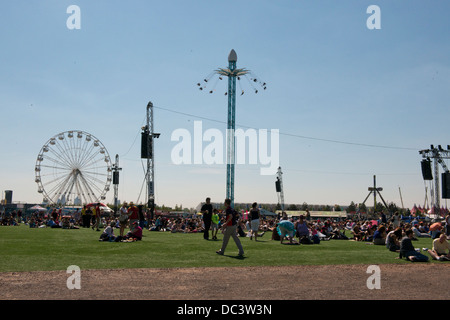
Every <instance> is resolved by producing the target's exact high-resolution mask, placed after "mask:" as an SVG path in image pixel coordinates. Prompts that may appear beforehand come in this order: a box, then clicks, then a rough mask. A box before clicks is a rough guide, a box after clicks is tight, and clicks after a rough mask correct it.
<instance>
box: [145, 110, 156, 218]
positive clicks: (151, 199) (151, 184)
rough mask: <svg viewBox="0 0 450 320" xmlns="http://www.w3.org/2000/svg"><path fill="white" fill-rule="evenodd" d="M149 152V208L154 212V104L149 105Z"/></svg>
mask: <svg viewBox="0 0 450 320" xmlns="http://www.w3.org/2000/svg"><path fill="white" fill-rule="evenodd" d="M147 128H148V136H147V150H148V152H149V153H150V154H149V157H147V206H148V208H150V210H152V207H153V206H154V203H155V189H154V178H155V166H154V161H153V159H154V150H153V103H151V102H149V103H148V104H147Z"/></svg>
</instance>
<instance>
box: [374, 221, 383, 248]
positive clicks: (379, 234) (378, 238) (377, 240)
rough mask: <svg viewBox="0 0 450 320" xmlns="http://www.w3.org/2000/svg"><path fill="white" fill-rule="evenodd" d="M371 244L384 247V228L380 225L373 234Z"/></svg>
mask: <svg viewBox="0 0 450 320" xmlns="http://www.w3.org/2000/svg"><path fill="white" fill-rule="evenodd" d="M373 244H375V245H384V244H386V227H385V226H384V225H380V226H379V227H378V229H377V230H376V231H375V232H374V234H373Z"/></svg>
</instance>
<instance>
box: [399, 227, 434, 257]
mask: <svg viewBox="0 0 450 320" xmlns="http://www.w3.org/2000/svg"><path fill="white" fill-rule="evenodd" d="M405 234H406V236H405V237H404V238H403V239H402V241H401V242H400V256H399V258H400V259H401V258H402V257H405V258H406V260H409V261H412V262H427V261H428V257H427V256H425V255H423V254H421V253H420V252H418V251H416V249H414V246H413V244H412V241H411V240H412V239H413V237H414V232H413V231H412V230H411V229H408V230H406V231H405Z"/></svg>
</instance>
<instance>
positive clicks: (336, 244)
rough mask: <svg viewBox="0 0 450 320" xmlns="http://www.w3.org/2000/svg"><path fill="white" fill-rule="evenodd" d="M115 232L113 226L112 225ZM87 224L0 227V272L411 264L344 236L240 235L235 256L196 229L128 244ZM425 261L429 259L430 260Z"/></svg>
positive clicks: (421, 243)
mask: <svg viewBox="0 0 450 320" xmlns="http://www.w3.org/2000/svg"><path fill="white" fill-rule="evenodd" d="M115 233H116V235H117V234H118V230H115ZM99 236H100V232H96V231H93V230H92V229H79V230H75V229H72V230H65V229H51V228H41V229H30V228H29V227H28V226H26V225H20V226H16V227H5V226H2V227H0V252H1V259H0V272H6V271H38V270H41V271H45V270H66V269H67V267H68V266H70V265H77V266H79V267H80V268H81V269H84V270H86V269H116V268H182V267H231V266H277V265H280V266H281V265H284V266H286V265H330V264H331V265H333V264H384V263H395V264H398V263H411V262H408V261H406V260H404V259H403V260H399V259H395V257H397V256H398V254H397V253H393V252H389V250H387V249H386V248H385V247H384V246H375V245H369V244H367V243H365V242H355V241H348V240H330V241H322V242H321V243H320V244H316V245H286V244H283V245H282V244H280V242H279V241H273V240H271V234H266V235H264V237H263V238H260V241H258V242H255V241H251V240H250V239H249V238H240V239H241V242H242V244H243V246H244V250H245V257H244V258H238V257H237V253H238V250H237V247H236V245H235V244H234V241H233V240H232V239H230V242H229V244H228V248H227V251H226V252H225V255H224V256H219V255H217V254H216V253H215V251H216V250H218V249H219V248H220V247H221V244H222V241H221V240H222V235H220V234H219V240H217V241H213V240H209V241H208V240H203V236H202V234H181V233H174V234H172V233H170V232H150V231H148V230H144V237H143V240H142V241H138V242H132V243H121V242H117V243H116V242H100V241H98V238H99ZM431 243H432V240H431V239H430V238H421V239H419V240H418V241H414V242H413V244H414V246H415V247H416V248H423V247H427V248H430V247H431ZM430 261H431V260H430Z"/></svg>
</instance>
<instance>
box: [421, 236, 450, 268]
mask: <svg viewBox="0 0 450 320" xmlns="http://www.w3.org/2000/svg"><path fill="white" fill-rule="evenodd" d="M423 250H424V251H428V253H429V254H430V256H431V258H432V259H433V260H438V261H449V260H450V244H449V242H448V240H447V236H446V235H445V233H441V234H440V235H439V238H436V239H434V240H433V249H431V250H428V249H427V248H423Z"/></svg>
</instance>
